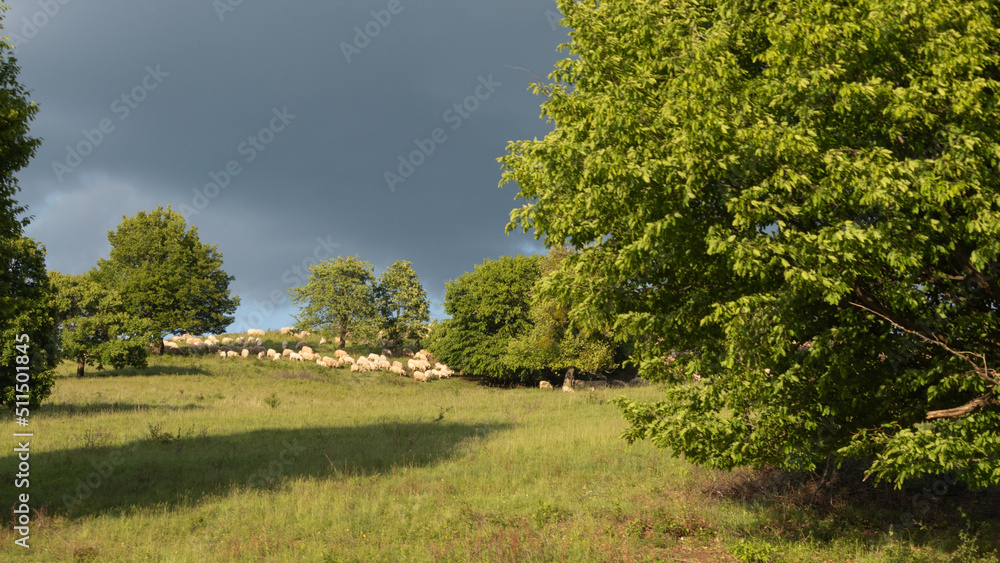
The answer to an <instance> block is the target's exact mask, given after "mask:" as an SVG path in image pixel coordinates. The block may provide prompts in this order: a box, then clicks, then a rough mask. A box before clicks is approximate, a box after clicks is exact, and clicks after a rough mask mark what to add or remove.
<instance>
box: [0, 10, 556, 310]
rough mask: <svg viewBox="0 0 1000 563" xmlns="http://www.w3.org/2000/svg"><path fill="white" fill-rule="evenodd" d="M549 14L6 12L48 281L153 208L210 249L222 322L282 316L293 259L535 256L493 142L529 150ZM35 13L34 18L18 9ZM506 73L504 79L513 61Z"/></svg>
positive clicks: (431, 261)
mask: <svg viewBox="0 0 1000 563" xmlns="http://www.w3.org/2000/svg"><path fill="white" fill-rule="evenodd" d="M554 10H555V5H554V3H553V2H549V1H531V0H522V1H517V2H508V3H503V4H497V3H491V2H486V1H462V2H459V1H449V2H434V3H430V2H425V3H420V2H413V1H410V0H394V1H389V0H385V1H381V0H375V1H371V2H329V3H317V2H281V3H277V2H262V1H253V0H243V1H242V2H240V3H237V2H235V1H234V0H219V1H216V2H210V1H198V2H194V1H188V2H183V1H182V2H171V3H160V2H152V1H147V2H109V1H104V2H86V3H84V2H79V1H76V0H35V1H34V2H23V3H20V4H19V5H17V6H13V7H12V9H11V10H10V11H8V12H7V13H6V15H5V17H4V22H5V29H4V32H5V33H6V34H7V35H8V36H11V38H12V40H14V41H15V42H19V43H20V46H19V48H18V50H17V51H16V57H17V59H18V62H19V64H20V65H21V67H22V71H21V81H22V83H24V84H25V85H26V86H27V87H28V88H29V89H31V91H32V99H34V100H35V101H36V102H37V103H38V104H39V106H40V107H41V111H40V113H39V115H38V118H37V119H36V120H35V122H34V123H33V124H32V133H33V134H34V135H36V136H39V137H42V138H43V145H42V147H41V148H40V150H39V151H38V154H37V155H36V157H35V159H34V160H33V162H32V164H31V165H30V166H29V167H28V168H27V169H25V170H23V171H22V172H21V174H20V176H19V177H20V183H21V186H22V189H23V192H22V194H21V200H22V201H23V202H24V203H26V204H27V205H28V206H29V213H30V214H32V215H33V216H34V221H33V222H32V224H31V225H30V226H29V229H28V234H29V236H32V237H34V238H36V239H38V240H39V241H41V242H42V243H43V244H45V245H46V247H47V251H48V265H49V267H50V268H52V269H56V270H60V271H65V272H69V273H80V272H83V271H85V270H87V269H89V268H90V267H92V266H93V265H94V264H95V263H96V261H97V260H98V259H99V258H102V257H105V256H107V252H108V250H109V245H108V243H107V238H106V237H107V231H108V230H111V229H114V228H115V227H116V226H117V225H118V224H119V223H120V222H121V218H122V216H123V215H126V216H130V215H133V214H135V213H136V212H138V211H140V210H149V209H152V208H154V207H155V206H156V205H171V206H173V208H174V209H180V210H183V211H184V213H185V216H186V218H187V220H188V222H189V223H190V224H192V225H195V226H197V227H198V229H199V234H200V236H201V238H202V240H203V241H205V242H209V243H212V244H217V245H218V247H219V250H220V251H221V252H222V253H223V255H224V257H225V269H226V271H227V272H228V273H229V274H231V275H233V276H235V278H236V280H235V282H234V284H233V288H234V289H235V291H236V292H237V293H239V294H240V295H241V297H242V298H243V305H242V306H241V308H240V311H239V313H238V318H237V323H236V325H234V327H233V328H234V329H244V328H247V325H248V324H254V325H261V326H262V327H278V326H282V325H284V324H288V323H290V322H291V321H290V319H289V318H288V314H289V313H290V312H291V311H292V308H291V306H290V303H289V301H288V299H287V288H288V287H290V286H292V285H296V284H298V283H301V282H302V281H304V271H305V269H306V268H308V265H309V264H310V263H313V262H316V261H318V260H321V259H324V258H326V257H330V256H335V255H345V256H346V255H355V254H356V255H358V256H359V257H361V259H363V260H368V261H370V262H372V263H373V264H374V265H375V267H376V270H377V271H381V270H382V269H384V268H385V267H387V266H388V265H389V264H390V263H391V262H392V261H393V260H409V261H411V262H413V265H414V268H415V269H416V271H417V273H418V275H419V276H420V278H421V281H422V282H423V284H424V287H425V288H426V289H427V292H428V295H429V296H430V297H431V299H432V301H433V302H434V306H433V307H432V315H433V316H437V317H440V316H442V315H443V311H442V310H441V307H440V302H441V299H442V298H443V292H444V283H445V282H446V281H447V280H449V279H453V278H455V277H457V276H459V275H461V274H462V273H463V272H466V271H470V270H472V269H473V267H474V265H476V264H479V263H481V262H482V260H483V259H484V258H487V257H491V258H495V257H498V256H501V255H505V254H516V253H530V252H536V251H540V250H541V247H540V245H539V244H538V243H537V242H535V241H534V240H533V239H532V238H531V237H530V236H525V235H511V236H509V237H508V236H507V235H505V234H504V225H505V224H506V223H507V220H508V216H509V212H510V210H511V209H512V208H513V207H515V205H516V204H517V202H515V201H514V195H515V192H516V187H513V186H508V187H506V188H505V189H503V190H499V189H497V182H498V181H499V175H500V167H499V164H498V163H497V162H496V158H497V157H499V156H501V155H502V154H503V152H504V147H505V146H506V143H507V142H508V141H510V140H514V139H521V138H532V137H541V136H543V135H544V134H545V133H546V132H547V130H548V125H546V124H545V123H544V122H542V121H541V120H539V119H538V114H539V108H538V105H539V103H540V102H541V99H540V98H538V97H536V96H534V95H532V94H531V93H530V92H529V91H528V90H527V87H528V85H529V82H531V81H533V80H534V77H533V76H532V75H531V74H530V73H529V72H525V71H524V70H520V69H519V68H523V69H527V70H529V71H530V72H533V73H536V74H538V75H539V76H545V75H547V74H548V73H549V72H550V71H551V69H552V68H553V64H554V63H555V62H556V61H557V60H558V59H559V58H561V57H562V56H564V55H563V54H561V53H558V52H556V50H555V48H556V46H557V45H558V44H559V43H562V42H564V41H566V39H567V36H566V30H565V29H563V28H559V27H556V26H554V25H553V23H552V22H553V21H554V19H556V18H557V17H558V16H556V15H555V11H554ZM40 14H41V15H40ZM516 67H519V68H516Z"/></svg>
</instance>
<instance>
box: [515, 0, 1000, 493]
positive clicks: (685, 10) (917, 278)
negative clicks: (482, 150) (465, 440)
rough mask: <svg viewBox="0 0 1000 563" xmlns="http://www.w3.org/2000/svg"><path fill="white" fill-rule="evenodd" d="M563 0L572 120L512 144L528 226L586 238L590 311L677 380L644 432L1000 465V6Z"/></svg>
mask: <svg viewBox="0 0 1000 563" xmlns="http://www.w3.org/2000/svg"><path fill="white" fill-rule="evenodd" d="M559 7H560V9H561V10H562V12H563V13H564V14H565V16H566V19H565V20H564V22H563V23H564V24H566V25H567V26H568V27H570V28H571V29H573V30H574V31H573V32H572V33H571V37H572V41H571V43H570V44H568V45H566V46H564V47H565V48H567V49H568V50H569V53H570V55H571V57H570V58H568V59H566V60H563V61H561V62H560V63H558V64H557V68H556V70H555V71H554V72H553V73H552V74H551V75H550V78H551V79H552V80H553V82H552V83H549V84H536V85H535V90H536V93H540V94H542V95H544V96H545V97H546V98H547V99H546V100H545V102H544V103H543V106H542V107H543V115H545V116H546V117H547V119H548V120H549V121H550V122H552V123H553V124H554V130H553V131H552V132H551V133H550V134H548V135H547V136H546V137H545V138H544V139H542V140H534V141H519V142H513V143H511V144H510V145H509V146H508V149H507V154H506V156H504V157H502V158H501V159H500V160H501V162H502V163H503V165H504V169H505V170H504V175H503V180H502V182H501V184H503V183H505V182H508V181H515V182H516V183H517V185H518V186H519V187H520V194H519V195H520V197H522V198H524V199H525V200H526V204H525V205H524V206H523V207H521V208H519V209H515V210H514V211H513V212H512V214H511V223H510V224H509V225H508V230H510V229H513V228H517V227H519V226H520V227H522V228H524V229H525V230H527V229H534V231H535V233H536V235H537V236H540V237H544V238H545V241H546V244H547V245H549V246H550V247H554V246H561V245H563V244H564V243H569V244H571V245H572V246H573V247H574V248H576V249H578V250H579V252H578V253H577V254H574V255H572V256H569V257H567V258H566V260H565V261H564V262H563V265H562V267H561V268H560V271H561V272H562V274H563V275H562V276H554V277H552V276H550V279H552V280H557V281H553V282H551V283H550V284H549V288H550V289H551V290H552V291H554V292H556V293H559V294H562V295H564V296H566V298H567V299H568V300H569V301H570V302H572V303H574V306H573V308H572V309H571V311H570V317H571V319H573V320H575V321H577V322H579V323H582V324H587V325H589V326H594V327H612V328H613V329H614V331H615V333H616V334H622V335H630V336H632V337H633V338H634V339H635V345H636V361H637V363H638V365H639V368H640V370H641V372H642V373H643V374H644V375H646V376H647V377H653V378H656V379H659V380H665V381H669V382H673V383H674V384H672V385H670V386H668V389H667V397H666V400H665V401H664V402H661V403H657V404H642V403H637V402H633V401H627V400H623V401H621V402H620V405H621V406H622V408H623V409H624V412H625V416H626V418H627V419H628V420H629V422H630V423H631V428H630V429H629V430H628V431H627V432H626V438H627V439H628V440H630V441H631V440H636V439H641V438H650V439H652V440H653V441H654V442H655V443H657V444H658V445H660V446H663V447H669V448H671V449H672V450H673V451H674V452H676V453H678V454H683V455H684V456H686V458H687V459H690V460H693V461H696V462H699V463H703V464H707V465H710V466H714V467H720V468H731V467H734V466H743V465H749V466H761V465H763V464H772V465H776V466H779V467H782V468H786V469H806V470H810V469H815V468H816V467H817V464H818V463H820V462H822V461H823V460H825V459H827V458H828V457H830V456H832V457H834V458H836V459H839V460H843V459H846V458H848V457H860V458H863V459H866V460H869V461H871V462H872V465H871V468H870V474H873V475H875V476H876V477H877V478H878V479H889V480H894V481H895V483H896V484H897V486H899V485H901V484H902V483H903V482H904V481H907V480H910V479H913V478H914V477H916V476H918V475H922V474H927V473H944V472H946V471H949V470H951V471H956V472H958V473H959V475H960V476H961V479H962V480H963V481H964V482H965V483H967V484H969V485H971V486H974V487H979V486H984V485H987V484H991V483H992V484H997V483H1000V409H998V397H1000V391H998V389H997V383H998V381H1000V376H998V374H997V372H996V371H995V370H994V369H993V368H990V367H989V366H995V365H997V362H998V360H1000V343H998V341H997V338H996V335H997V334H998V325H1000V322H998V321H1000V313H998V305H1000V283H998V278H997V276H1000V262H998V254H1000V190H998V187H1000V174H998V173H997V167H998V163H1000V127H997V124H998V121H1000V119H998V118H1000V103H997V102H998V99H997V96H1000V84H998V83H997V77H998V74H1000V65H998V63H1000V49H998V47H1000V37H998V30H997V27H996V23H995V22H997V21H1000V19H998V17H997V16H998V14H997V13H996V12H997V6H996V5H995V4H994V3H991V2H986V1H965V0H962V1H959V0H942V1H940V2H931V3H926V2H917V1H916V0H887V1H879V2H872V1H861V2H853V3H850V4H848V5H844V4H842V3H838V4H834V3H832V2H829V1H827V0H807V1H805V2H784V1H779V2H771V3H758V2H754V1H749V0H718V1H708V2H688V1H680V2H656V1H651V0H640V1H635V0H630V1H624V0H610V1H602V2H599V3H598V2H596V0H585V1H581V2H573V1H570V0H560V1H559ZM674 351H676V352H677V358H678V359H677V361H675V362H669V361H668V358H672V357H673V354H672V353H673V352H674ZM695 374H698V375H700V377H701V382H702V383H701V384H696V385H695V384H687V383H685V381H688V380H690V379H692V378H693V376H694V375H695Z"/></svg>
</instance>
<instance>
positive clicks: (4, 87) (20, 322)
mask: <svg viewBox="0 0 1000 563" xmlns="http://www.w3.org/2000/svg"><path fill="white" fill-rule="evenodd" d="M5 9H6V6H0V10H5ZM11 49H12V47H11V45H10V44H9V43H7V41H5V40H3V39H0V109H2V111H0V366H3V370H2V371H0V404H2V405H3V406H4V407H8V408H13V407H14V406H15V405H14V403H15V395H18V394H20V395H23V394H25V393H24V392H23V389H24V387H22V391H21V392H17V390H16V387H15V385H16V384H17V383H18V382H17V381H16V374H17V373H19V372H18V371H17V370H16V369H14V366H19V367H24V366H26V367H28V368H29V369H28V370H27V371H26V372H25V371H24V370H21V371H20V373H28V374H29V376H28V377H29V381H28V385H27V389H28V393H27V395H28V402H29V404H30V406H32V407H34V406H37V405H38V404H39V403H40V402H41V401H42V400H44V399H45V398H46V397H47V396H48V395H49V393H50V392H51V389H52V385H53V382H54V379H53V375H52V371H51V370H52V367H53V366H54V365H55V361H56V342H55V321H54V318H53V316H52V309H51V306H50V305H51V303H50V302H51V287H50V285H49V281H48V276H47V275H46V272H45V249H44V248H43V247H42V246H41V245H39V244H38V243H37V242H35V241H34V240H32V239H29V238H26V237H25V236H24V234H23V233H24V227H26V226H27V225H28V222H29V219H30V218H29V217H19V216H20V215H22V214H23V213H24V212H25V211H26V208H25V207H24V206H22V205H19V204H18V203H17V201H16V200H15V199H14V196H15V195H16V194H17V192H18V191H20V187H19V186H18V183H17V178H16V177H15V176H14V174H15V173H16V172H17V171H19V170H20V169H21V168H23V167H24V166H26V165H27V164H28V161H29V160H30V159H31V157H32V156H34V154H35V151H36V150H37V148H38V145H39V144H40V143H41V140H40V139H37V138H34V137H30V136H29V135H28V123H29V122H30V121H31V120H32V119H34V117H35V114H36V113H37V112H38V106H36V105H35V104H34V102H31V101H29V100H28V92H27V90H26V89H25V88H24V87H23V86H22V85H21V84H20V83H18V81H17V74H18V71H19V68H18V66H17V59H16V58H14V57H13V56H11V54H10V51H11ZM25 335H26V337H27V341H25ZM18 345H20V348H19V347H18ZM24 352H27V354H24ZM19 358H25V359H26V360H27V363H26V364H21V363H18V359H19Z"/></svg>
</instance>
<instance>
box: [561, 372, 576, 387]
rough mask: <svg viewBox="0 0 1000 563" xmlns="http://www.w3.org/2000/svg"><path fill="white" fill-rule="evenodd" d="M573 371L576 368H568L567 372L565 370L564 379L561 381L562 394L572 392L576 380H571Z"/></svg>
mask: <svg viewBox="0 0 1000 563" xmlns="http://www.w3.org/2000/svg"><path fill="white" fill-rule="evenodd" d="M575 371H576V368H569V369H568V370H566V379H564V380H563V391H564V392H569V391H574V389H573V383H574V382H575V381H576V379H574V378H573V372H575Z"/></svg>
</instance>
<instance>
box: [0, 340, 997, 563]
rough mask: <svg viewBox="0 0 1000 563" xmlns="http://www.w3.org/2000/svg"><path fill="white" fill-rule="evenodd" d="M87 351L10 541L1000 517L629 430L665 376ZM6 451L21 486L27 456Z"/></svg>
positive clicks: (661, 541)
mask: <svg viewBox="0 0 1000 563" xmlns="http://www.w3.org/2000/svg"><path fill="white" fill-rule="evenodd" d="M73 367H74V366H71V365H64V366H61V367H60V374H61V376H60V377H59V379H58V381H57V385H56V388H55V392H54V394H53V396H52V397H51V399H50V400H49V402H48V403H47V404H46V405H45V406H43V407H42V408H41V409H40V410H38V411H37V412H35V413H33V414H32V425H33V428H32V430H33V431H34V432H35V438H34V441H33V442H32V455H31V464H32V465H31V485H32V486H31V506H32V508H33V509H34V510H35V512H34V513H33V521H32V546H33V547H32V549H31V550H30V551H28V552H27V553H25V551H24V550H23V549H21V548H17V547H14V546H13V538H14V535H13V533H12V531H11V527H10V526H6V527H5V528H4V531H3V532H0V539H2V540H3V544H2V545H3V547H0V559H11V558H13V557H18V558H24V557H27V558H28V559H38V560H93V561H136V560H143V561H206V560H212V561H259V560H263V561H740V560H742V561H951V560H964V561H977V560H978V561H990V560H991V552H992V551H993V550H994V549H997V547H998V546H997V538H998V537H1000V529H998V526H997V521H998V518H997V512H996V510H997V506H998V505H1000V503H998V502H997V500H998V497H997V496H996V493H995V492H985V493H983V492H980V493H972V492H969V491H963V490H960V489H958V488H957V487H954V486H951V485H947V486H945V487H942V486H941V484H940V483H936V481H934V480H931V481H929V482H928V483H927V484H926V485H927V487H925V488H926V489H927V490H929V491H930V493H926V492H925V491H924V490H923V489H924V488H920V487H918V488H916V489H913V490H909V491H904V492H902V493H900V492H895V491H891V490H887V489H879V488H873V487H870V486H867V485H864V486H859V485H858V483H860V479H859V476H858V475H857V474H856V471H855V470H853V469H851V468H845V469H844V470H842V471H841V472H840V473H837V474H835V475H834V476H833V478H828V481H829V483H827V484H826V486H825V487H822V488H819V487H816V486H815V485H816V484H817V483H816V479H817V476H814V475H790V474H785V473H782V472H778V471H775V470H771V469H764V470H759V471H738V472H732V473H723V472H717V471H710V470H706V469H702V468H698V467H695V466H692V465H690V464H687V463H686V462H684V461H683V460H680V459H677V458H674V457H671V456H670V455H669V452H663V451H659V450H656V449H655V448H653V447H651V446H650V445H649V444H643V443H639V444H635V445H632V446H629V445H626V444H625V443H624V442H623V441H622V440H620V439H619V438H618V436H619V434H620V433H621V431H622V430H623V429H624V427H625V423H624V422H623V421H622V420H621V417H620V415H619V413H618V412H617V410H616V409H615V407H613V406H612V405H611V404H610V403H609V401H610V399H612V398H613V397H616V396H619V395H621V394H627V395H629V396H631V397H634V398H636V399H639V400H652V399H656V398H659V392H658V391H657V390H656V389H655V388H630V389H625V390H597V391H591V392H577V393H561V392H558V391H551V392H550V391H540V390H537V389H495V388H484V387H481V386H479V385H477V384H475V383H474V382H470V381H464V380H461V379H452V380H442V381H435V382H432V383H428V384H420V383H416V382H414V381H412V380H409V379H405V378H401V377H398V376H395V375H392V374H381V373H365V374H352V373H350V372H349V371H347V370H329V369H327V368H321V367H319V366H316V365H314V364H292V363H288V362H277V363H271V362H261V361H256V360H245V359H240V360H222V359H219V358H214V357H163V358H153V359H152V360H151V366H150V368H148V370H121V371H120V372H119V371H116V370H108V371H105V372H101V373H100V375H99V376H94V377H85V378H76V377H75V376H73V373H74V372H73ZM0 467H3V468H4V472H5V475H4V479H3V483H4V485H3V488H2V491H3V494H4V498H13V495H14V490H13V488H12V487H11V486H10V483H12V481H13V475H12V473H13V472H12V471H11V469H10V468H13V467H15V464H14V457H13V456H12V455H9V454H7V455H4V456H2V457H0ZM921 495H923V496H921ZM4 510H5V511H6V514H5V516H4V518H5V519H6V520H7V521H10V518H11V513H10V508H9V503H7V504H5V506H4ZM993 560H995V559H993Z"/></svg>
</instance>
